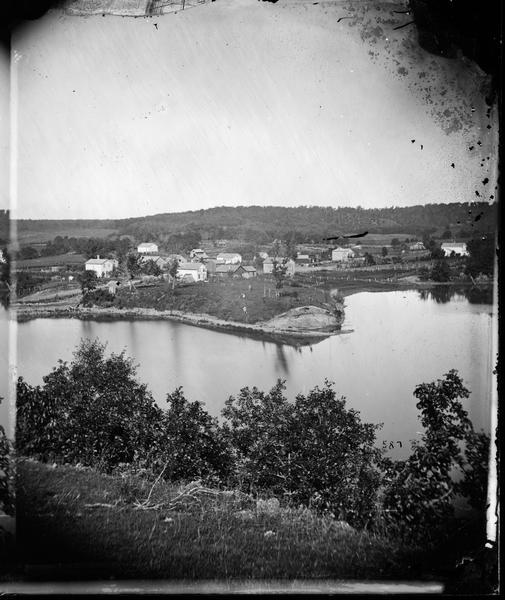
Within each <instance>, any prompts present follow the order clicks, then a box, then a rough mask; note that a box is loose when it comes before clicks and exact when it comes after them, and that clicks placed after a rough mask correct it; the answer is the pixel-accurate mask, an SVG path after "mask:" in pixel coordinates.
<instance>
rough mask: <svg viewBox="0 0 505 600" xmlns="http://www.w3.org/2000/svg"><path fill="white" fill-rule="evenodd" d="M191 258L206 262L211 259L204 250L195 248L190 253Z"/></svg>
mask: <svg viewBox="0 0 505 600" xmlns="http://www.w3.org/2000/svg"><path fill="white" fill-rule="evenodd" d="M189 257H190V258H192V259H193V260H206V259H207V258H209V257H208V255H207V253H206V252H205V250H202V249H201V248H193V250H191V252H190V253H189Z"/></svg>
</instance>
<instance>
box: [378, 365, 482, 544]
mask: <svg viewBox="0 0 505 600" xmlns="http://www.w3.org/2000/svg"><path fill="white" fill-rule="evenodd" d="M469 394H470V392H469V391H468V390H467V389H466V388H465V387H464V386H463V382H462V380H461V378H460V377H459V376H458V374H457V371H455V370H451V371H449V372H448V373H447V374H446V375H445V378H444V379H442V380H438V381H436V382H432V383H423V384H421V385H418V386H417V387H416V389H415V391H414V395H415V396H416V398H417V399H418V402H417V404H416V406H417V408H418V409H419V410H420V412H421V416H420V419H421V424H422V425H423V427H424V429H425V433H424V435H423V437H422V440H421V442H413V444H412V454H411V455H410V456H409V457H408V458H407V459H406V460H402V461H392V460H390V459H384V461H383V468H384V475H385V478H384V495H383V508H384V509H385V511H386V512H387V513H388V514H389V520H390V521H393V522H395V523H396V524H399V525H400V527H402V528H403V530H404V532H405V533H406V534H407V535H409V536H413V537H418V536H422V537H423V538H424V539H425V540H426V539H430V538H432V537H435V536H436V535H438V534H439V533H440V530H442V529H443V528H444V526H446V525H447V523H448V518H449V517H451V516H452V515H453V513H454V504H453V501H454V498H455V497H456V495H457V494H458V493H462V494H464V495H465V496H467V497H468V498H469V499H470V501H471V502H472V504H474V505H476V506H479V505H480V506H482V502H483V498H484V497H485V491H484V490H485V487H486V478H487V451H488V450H487V449H488V448H489V437H488V436H487V435H486V434H484V433H479V434H476V433H475V432H474V430H473V426H472V423H471V421H470V420H469V418H468V415H467V412H466V411H465V410H464V408H463V406H462V404H461V399H462V398H468V396H469ZM465 443H466V455H465V451H464V450H465ZM458 473H459V474H463V475H464V478H463V479H462V481H460V482H459V483H458V482H457V478H456V475H457V474H458Z"/></svg>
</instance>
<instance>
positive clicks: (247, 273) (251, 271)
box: [242, 265, 258, 279]
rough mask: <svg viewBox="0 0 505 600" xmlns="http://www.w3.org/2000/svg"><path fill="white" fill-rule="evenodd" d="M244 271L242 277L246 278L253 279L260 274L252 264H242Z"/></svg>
mask: <svg viewBox="0 0 505 600" xmlns="http://www.w3.org/2000/svg"><path fill="white" fill-rule="evenodd" d="M242 269H243V273H242V277H243V278H244V279H252V278H253V277H256V276H257V275H258V271H256V268H255V267H253V266H252V265H242Z"/></svg>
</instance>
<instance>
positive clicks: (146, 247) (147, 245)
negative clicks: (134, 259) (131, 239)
mask: <svg viewBox="0 0 505 600" xmlns="http://www.w3.org/2000/svg"><path fill="white" fill-rule="evenodd" d="M137 252H138V253H139V254H158V246H157V244H155V243H154V242H143V243H142V244H139V245H138V247H137Z"/></svg>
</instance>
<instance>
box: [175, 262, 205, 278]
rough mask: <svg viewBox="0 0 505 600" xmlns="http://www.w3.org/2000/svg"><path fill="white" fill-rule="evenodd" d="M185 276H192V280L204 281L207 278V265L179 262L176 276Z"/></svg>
mask: <svg viewBox="0 0 505 600" xmlns="http://www.w3.org/2000/svg"><path fill="white" fill-rule="evenodd" d="M185 276H189V277H192V278H193V281H205V280H206V279H207V267H206V266H205V265H204V264H203V263H195V262H189V263H181V264H180V265H179V268H178V269H177V278H178V279H183V278H184V277H185Z"/></svg>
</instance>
